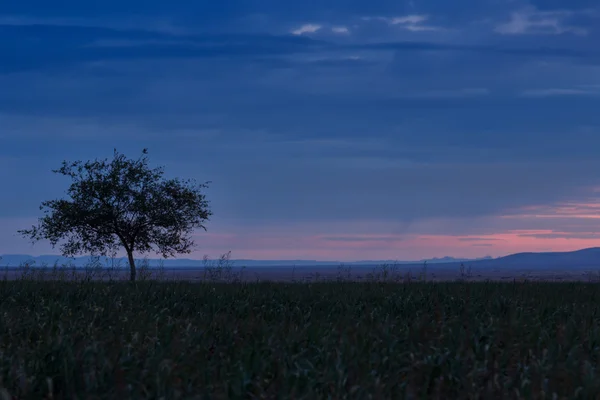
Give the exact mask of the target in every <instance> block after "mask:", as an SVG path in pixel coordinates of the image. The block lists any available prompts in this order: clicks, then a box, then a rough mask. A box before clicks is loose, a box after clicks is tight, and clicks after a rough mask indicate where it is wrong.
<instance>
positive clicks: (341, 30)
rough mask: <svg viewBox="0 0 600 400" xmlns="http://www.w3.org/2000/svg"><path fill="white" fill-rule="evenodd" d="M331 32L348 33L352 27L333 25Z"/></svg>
mask: <svg viewBox="0 0 600 400" xmlns="http://www.w3.org/2000/svg"><path fill="white" fill-rule="evenodd" d="M331 32H333V33H337V34H339V35H348V34H350V29H348V28H347V27H345V26H333V27H331Z"/></svg>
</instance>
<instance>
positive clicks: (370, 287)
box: [0, 280, 600, 399]
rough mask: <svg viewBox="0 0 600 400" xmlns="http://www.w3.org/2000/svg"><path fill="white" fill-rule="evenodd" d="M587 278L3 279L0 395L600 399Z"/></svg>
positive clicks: (592, 292) (597, 293)
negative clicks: (370, 280) (555, 280)
mask: <svg viewBox="0 0 600 400" xmlns="http://www.w3.org/2000/svg"><path fill="white" fill-rule="evenodd" d="M599 320H600V287H599V286H597V285H595V284H590V283H572V284H571V283H465V282H463V283H460V282H456V283H425V282H422V283H410V284H401V283H395V284H394V283H352V282H341V283H340V282H335V283H308V284H306V283H305V284H292V283H290V284H282V283H232V284H226V283H201V284H198V283H196V284H194V283H176V282H153V281H150V282H139V283H136V284H130V283H123V282H112V283H106V282H105V283H102V282H83V283H82V282H58V281H50V282H39V281H31V280H30V281H5V282H0V368H1V370H0V377H1V382H0V386H1V387H3V389H2V395H1V396H0V398H3V399H9V398H18V399H43V398H47V399H48V398H54V399H130V398H131V399H177V398H180V399H196V398H197V399H204V398H214V399H224V398H229V399H236V398H240V399H241V398H281V399H320V398H331V399H342V398H356V399H367V398H374V399H383V398H427V399H440V398H444V399H455V398H456V399H459V398H470V399H477V398H548V399H551V398H581V399H593V398H599V397H600V396H599V395H600V373H599V370H598V368H599V366H600V365H599V360H600V329H599Z"/></svg>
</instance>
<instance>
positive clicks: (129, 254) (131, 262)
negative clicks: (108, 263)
mask: <svg viewBox="0 0 600 400" xmlns="http://www.w3.org/2000/svg"><path fill="white" fill-rule="evenodd" d="M127 259H128V260H129V280H130V281H131V282H134V281H135V260H134V259H133V251H127Z"/></svg>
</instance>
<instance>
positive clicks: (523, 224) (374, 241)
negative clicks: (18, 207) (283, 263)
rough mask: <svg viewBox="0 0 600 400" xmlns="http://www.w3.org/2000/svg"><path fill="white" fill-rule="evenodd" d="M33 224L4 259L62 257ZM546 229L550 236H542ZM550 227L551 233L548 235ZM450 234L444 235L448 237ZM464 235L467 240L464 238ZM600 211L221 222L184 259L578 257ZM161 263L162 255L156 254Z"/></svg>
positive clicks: (595, 238)
mask: <svg viewBox="0 0 600 400" xmlns="http://www.w3.org/2000/svg"><path fill="white" fill-rule="evenodd" d="M35 222H36V219H32V218H15V219H3V220H2V221H0V225H1V226H3V229H2V230H1V231H0V254H2V253H4V254H14V253H21V254H31V255H40V254H58V249H54V250H52V249H51V247H50V246H49V244H48V243H47V242H39V243H38V244H36V245H35V246H33V247H32V246H31V245H30V244H29V243H28V242H27V240H25V239H22V238H20V237H18V235H15V232H16V230H17V229H22V228H24V227H28V226H30V225H31V224H32V223H35ZM536 226H537V228H540V227H543V228H544V229H535V228H536ZM548 227H550V228H548ZM442 232H443V233H442ZM458 232H461V233H464V234H459V233H458ZM597 232H600V203H597V202H582V201H577V202H576V201H573V202H566V203H562V204H556V205H532V206H527V207H522V208H520V209H519V210H513V211H512V212H511V213H507V214H505V215H499V216H496V217H494V216H488V217H484V218H483V219H477V218H473V219H437V220H436V219H422V220H418V221H414V222H411V223H410V224H405V225H402V224H398V223H394V221H363V220H356V221H337V222H331V223H329V222H322V223H321V222H302V221H301V222H297V223H294V224H292V223H290V224H287V225H284V224H280V225H264V226H263V225H259V226H251V225H242V226H236V225H235V221H219V220H215V221H213V222H212V225H210V226H209V230H208V232H203V231H198V232H197V234H196V235H195V239H196V243H197V244H198V247H197V248H196V249H195V251H194V252H192V253H191V254H182V255H180V256H178V258H192V259H201V258H202V257H203V256H204V255H205V254H207V255H208V256H210V258H216V257H218V256H219V255H221V254H224V253H227V252H228V251H230V250H231V252H232V253H231V257H232V258H234V259H236V258H237V259H243V258H245V259H264V260H270V259H271V260H272V259H306V260H324V261H325V260H331V261H357V260H381V259H389V260H420V259H423V258H433V257H443V256H451V257H468V258H475V257H483V256H487V255H489V256H493V257H498V256H503V255H507V254H511V253H517V252H537V251H571V250H577V249H581V248H586V247H596V246H599V245H600V233H597ZM148 257H151V258H154V257H155V255H153V254H148Z"/></svg>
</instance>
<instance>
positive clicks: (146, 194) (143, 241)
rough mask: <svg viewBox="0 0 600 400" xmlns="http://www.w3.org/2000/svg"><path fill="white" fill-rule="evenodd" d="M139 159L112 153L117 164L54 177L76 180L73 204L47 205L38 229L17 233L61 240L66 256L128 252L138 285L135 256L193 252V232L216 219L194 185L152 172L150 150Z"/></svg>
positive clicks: (67, 168) (74, 166)
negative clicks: (140, 254)
mask: <svg viewBox="0 0 600 400" xmlns="http://www.w3.org/2000/svg"><path fill="white" fill-rule="evenodd" d="M142 153H143V155H142V156H141V157H140V158H139V159H138V160H130V159H127V158H125V156H124V155H122V154H119V153H118V152H117V150H116V149H115V151H114V159H113V160H112V161H110V162H109V160H107V159H105V160H100V161H99V160H95V161H88V162H86V163H85V164H84V163H82V162H81V161H76V162H72V163H68V162H66V161H63V163H62V167H61V168H60V169H58V170H53V171H52V172H54V173H58V174H62V175H65V176H68V177H70V178H71V179H72V181H73V182H72V184H71V186H70V187H69V189H68V191H67V194H68V195H69V197H70V199H69V200H64V199H60V200H51V201H45V202H43V203H42V205H41V206H40V210H44V213H45V214H46V215H45V216H44V217H42V218H40V219H39V224H38V226H33V227H32V228H31V229H28V230H20V231H18V232H19V233H20V234H21V235H23V236H24V237H28V238H30V239H31V240H32V242H36V241H38V240H42V239H46V240H49V241H50V243H51V244H52V246H53V247H54V246H56V244H57V243H58V242H59V241H62V240H64V241H65V242H64V243H63V244H62V245H61V251H62V253H63V255H64V256H67V257H71V256H75V255H77V254H84V253H91V254H94V255H108V253H109V252H114V251H115V250H117V249H118V248H121V247H122V248H124V249H125V252H126V253H127V258H128V260H129V267H130V280H131V281H135V277H136V269H135V260H134V258H133V254H134V252H139V253H147V252H152V251H154V252H156V253H160V254H162V256H163V257H164V258H167V257H169V256H174V255H175V254H176V253H189V252H190V251H191V248H192V247H193V246H194V242H193V241H192V240H191V233H192V232H193V229H194V228H203V229H204V230H206V227H205V226H204V225H203V223H204V222H205V221H207V220H208V218H209V216H210V215H212V213H211V211H210V210H209V207H208V201H206V200H205V196H204V195H203V194H202V193H201V189H203V188H206V187H208V183H210V182H207V183H204V184H200V185H197V184H195V183H194V182H193V181H191V180H187V181H181V180H179V179H164V178H163V173H164V172H163V168H162V167H160V168H156V169H150V168H149V167H148V159H147V157H146V154H148V151H147V149H144V150H143V152H142Z"/></svg>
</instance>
